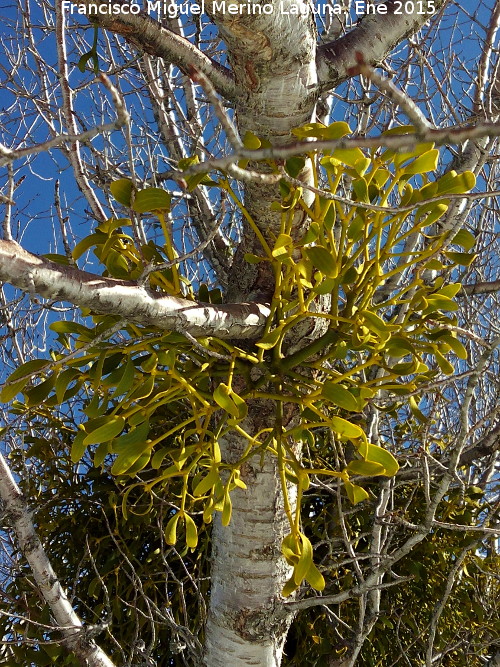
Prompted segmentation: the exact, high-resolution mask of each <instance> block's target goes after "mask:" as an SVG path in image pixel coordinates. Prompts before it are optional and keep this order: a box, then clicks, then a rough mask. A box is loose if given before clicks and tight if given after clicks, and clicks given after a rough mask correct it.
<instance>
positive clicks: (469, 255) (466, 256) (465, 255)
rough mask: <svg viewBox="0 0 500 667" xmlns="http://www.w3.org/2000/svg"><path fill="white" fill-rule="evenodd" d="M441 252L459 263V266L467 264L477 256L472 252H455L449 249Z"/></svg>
mask: <svg viewBox="0 0 500 667" xmlns="http://www.w3.org/2000/svg"><path fill="white" fill-rule="evenodd" d="M443 254H444V255H445V257H447V258H448V259H451V261H452V262H454V263H455V264H460V266H469V265H470V264H472V262H473V261H474V260H475V259H476V257H477V254H476V253H474V252H455V251H451V250H450V251H447V252H444V253H443Z"/></svg>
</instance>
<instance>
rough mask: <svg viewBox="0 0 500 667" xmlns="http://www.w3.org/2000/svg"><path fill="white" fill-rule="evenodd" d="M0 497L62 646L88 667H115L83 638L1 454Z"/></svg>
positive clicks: (77, 619)
mask: <svg viewBox="0 0 500 667" xmlns="http://www.w3.org/2000/svg"><path fill="white" fill-rule="evenodd" d="M0 498H1V500H2V503H3V507H4V510H5V512H6V514H7V517H8V519H9V522H10V523H11V524H12V528H13V529H14V532H15V534H16V536H17V539H18V541H19V546H20V548H21V551H22V553H23V555H24V557H25V558H26V560H27V561H28V563H29V565H30V567H31V570H32V572H33V576H34V578H35V581H36V583H37V586H38V588H39V590H40V592H41V593H42V595H43V597H44V598H45V601H46V602H47V604H48V605H49V607H50V610H51V612H52V614H53V616H54V619H55V622H56V623H57V626H54V629H56V630H58V631H60V632H61V634H62V635H63V640H62V643H64V644H65V645H66V646H67V647H68V648H69V649H70V650H72V651H73V652H74V654H75V655H76V656H77V658H78V659H79V660H80V662H81V663H82V664H85V665H88V667H114V663H113V662H111V660H110V659H109V658H108V656H107V655H106V654H105V653H104V651H102V650H101V649H100V648H99V647H98V646H97V645H96V643H95V642H94V640H93V639H91V638H89V637H88V636H86V633H85V628H84V627H83V625H82V622H81V620H80V618H79V617H78V615H77V614H76V613H75V611H74V610H73V607H72V606H71V604H70V603H69V600H68V597H67V595H66V591H65V590H64V589H63V587H62V586H61V583H60V581H59V579H58V578H57V576H56V573H55V572H54V570H53V569H52V565H51V563H50V561H49V559H48V557H47V554H46V553H45V550H44V548H43V546H42V543H41V542H40V540H39V538H38V535H37V533H36V531H35V527H34V525H33V522H32V520H31V516H30V512H29V511H28V508H27V506H26V503H25V501H24V499H23V496H22V494H21V491H20V490H19V487H18V486H17V484H16V482H15V481H14V478H13V477H12V473H11V471H10V468H9V466H8V465H7V462H6V460H5V458H4V457H3V456H2V454H0Z"/></svg>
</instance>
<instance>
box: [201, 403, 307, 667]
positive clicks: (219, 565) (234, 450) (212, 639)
mask: <svg viewBox="0 0 500 667" xmlns="http://www.w3.org/2000/svg"><path fill="white" fill-rule="evenodd" d="M254 410H255V411H257V410H258V411H259V412H260V413H261V414H260V420H262V419H263V418H264V419H267V420H268V421H269V418H270V417H271V414H267V415H264V414H263V413H265V411H266V406H265V405H263V404H262V402H261V403H260V404H259V406H258V407H257V406H254ZM252 421H253V422H254V423H252ZM244 428H246V430H247V432H255V431H257V430H258V428H257V424H256V423H255V419H254V420H252V419H248V420H246V422H245V424H244ZM246 444H247V441H246V440H244V439H243V438H242V437H241V436H238V435H237V434H231V436H230V437H227V438H225V439H224V441H223V442H221V451H222V454H223V457H224V460H226V461H229V462H231V461H237V460H238V459H239V458H240V456H241V454H242V451H243V449H244V447H245V446H246ZM261 454H262V453H261V452H260V451H259V452H256V454H255V456H254V457H253V458H252V459H251V460H250V461H248V462H247V463H245V465H244V466H243V469H242V475H241V479H242V480H243V481H244V482H245V483H246V485H247V487H248V488H247V489H246V490H242V489H235V490H234V491H233V492H232V493H231V499H232V503H233V512H232V518H231V522H230V524H229V525H228V526H222V525H221V521H220V514H217V515H216V517H215V519H214V527H213V533H212V539H213V549H212V585H211V592H210V612H209V618H208V624H207V628H206V654H205V664H206V665H207V667H228V665H231V667H248V665H259V667H278V666H279V665H280V664H281V658H282V655H283V645H284V642H285V638H286V635H287V632H288V627H289V625H290V622H291V619H292V614H289V615H288V616H281V617H280V618H279V619H277V620H275V621H272V620H271V619H272V618H273V617H274V616H275V612H276V610H277V609H279V608H281V606H282V601H283V598H282V597H281V590H282V589H283V586H284V584H285V582H286V580H287V579H288V578H289V577H290V574H291V569H290V568H289V566H288V565H287V563H286V561H285V560H284V558H283V557H282V555H281V542H282V540H283V538H284V537H285V536H286V534H287V533H289V532H290V527H289V524H288V520H287V517H286V515H285V512H284V509H283V494H282V492H281V484H280V480H279V474H278V470H277V463H276V459H275V458H274V457H272V456H270V455H267V456H265V455H264V458H263V460H262V461H261ZM293 491H294V490H293V489H291V491H290V493H291V497H290V496H289V499H290V501H291V504H292V505H294V497H293Z"/></svg>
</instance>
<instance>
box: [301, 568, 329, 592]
mask: <svg viewBox="0 0 500 667" xmlns="http://www.w3.org/2000/svg"><path fill="white" fill-rule="evenodd" d="M305 579H306V581H307V583H308V584H309V585H310V586H311V587H312V588H314V589H315V590H316V591H322V590H323V589H324V588H325V578H324V577H323V575H322V574H321V572H320V571H319V570H318V568H317V567H316V565H315V564H314V563H311V565H310V566H309V569H308V570H307V572H306V574H305Z"/></svg>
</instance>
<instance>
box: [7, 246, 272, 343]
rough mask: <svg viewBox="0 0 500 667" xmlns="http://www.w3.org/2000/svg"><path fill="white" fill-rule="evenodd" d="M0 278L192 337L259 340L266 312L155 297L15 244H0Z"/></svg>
mask: <svg viewBox="0 0 500 667" xmlns="http://www.w3.org/2000/svg"><path fill="white" fill-rule="evenodd" d="M0 279H1V280H3V281H6V282H10V283H11V284H12V285H14V286H15V287H19V288H20V289H23V290H25V291H27V292H31V291H35V292H37V293H38V294H40V295H42V296H44V297H46V298H49V299H54V300H61V301H69V302H70V303H73V304H74V305H77V306H82V307H85V308H90V309H91V310H93V311H94V312H96V313H110V314H115V315H119V316H120V317H122V318H123V319H125V320H127V321H131V322H138V323H140V324H154V325H155V326H157V327H159V328H161V329H167V330H172V331H178V332H179V333H184V332H187V333H189V334H191V336H217V337H219V338H223V339H224V338H225V339H228V338H246V339H249V338H250V339H251V338H258V337H259V336H260V335H262V333H263V331H264V325H265V323H266V320H267V318H268V316H269V312H270V311H269V307H268V305H267V304H263V303H236V304H226V305H223V306H215V305H212V304H206V303H198V302H196V301H188V300H187V299H181V298H179V297H174V296H167V295H159V294H158V293H155V292H150V291H148V290H146V289H145V288H143V287H138V286H137V284H136V283H133V282H130V281H126V280H116V279H113V278H105V277H101V276H97V275H95V274H93V273H87V272H86V271H80V270H78V269H75V268H73V267H71V266H61V265H58V264H55V263H54V262H51V261H49V260H46V259H43V258H42V257H38V256H37V255H32V254H31V253H29V252H26V250H24V249H23V248H21V246H20V245H18V244H17V243H15V242H13V241H0Z"/></svg>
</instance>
